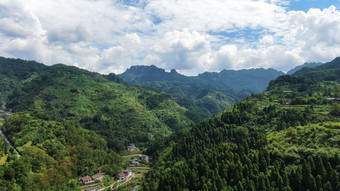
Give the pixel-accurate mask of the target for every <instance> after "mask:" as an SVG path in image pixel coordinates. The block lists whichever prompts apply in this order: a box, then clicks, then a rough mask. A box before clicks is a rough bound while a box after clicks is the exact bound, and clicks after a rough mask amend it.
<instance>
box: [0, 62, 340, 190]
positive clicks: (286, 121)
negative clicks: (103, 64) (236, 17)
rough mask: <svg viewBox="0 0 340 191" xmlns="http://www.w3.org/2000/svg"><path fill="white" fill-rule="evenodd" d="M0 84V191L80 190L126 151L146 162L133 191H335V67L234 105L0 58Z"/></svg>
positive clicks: (339, 110) (273, 85) (274, 84)
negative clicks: (0, 117)
mask: <svg viewBox="0 0 340 191" xmlns="http://www.w3.org/2000/svg"><path fill="white" fill-rule="evenodd" d="M172 73H175V71H172ZM205 75H207V74H205ZM175 76H177V77H178V76H180V74H178V73H177V74H176V75H175ZM178 78H181V77H178ZM0 83H1V86H0V87H1V91H0V102H2V103H4V104H5V106H6V108H3V110H5V111H6V112H10V111H11V112H12V114H11V115H10V116H9V117H7V118H6V120H5V121H0V130H1V131H2V132H3V133H4V134H5V135H6V136H7V138H8V140H9V141H10V142H11V143H12V144H13V146H14V148H15V149H14V148H12V147H10V145H9V144H8V143H7V142H6V141H5V140H4V139H0V184H1V189H2V190H82V189H83V188H82V187H81V186H80V185H79V184H78V182H79V180H80V178H81V177H84V176H87V175H93V174H95V173H98V172H104V173H106V174H108V175H109V176H111V177H115V176H116V175H117V174H118V173H121V172H122V171H123V169H125V168H126V167H127V166H128V165H127V164H128V162H127V161H128V159H126V158H124V157H123V155H125V154H126V153H127V151H126V147H127V146H128V145H130V144H131V143H134V144H135V145H137V147H139V149H140V150H141V152H143V153H144V154H146V155H148V156H150V159H151V163H150V167H151V169H150V171H148V173H147V174H146V176H145V179H144V178H143V179H142V181H141V182H139V183H138V184H139V187H138V190H145V191H149V190H162V191H166V190H174V191H175V190H176V191H177V190H209V191H210V190H240V191H241V190H284V191H286V190H287V191H288V190H303V191H307V190H308V191H312V190H318V191H319V190H323V191H326V190H327V191H331V190H332V191H337V190H340V58H336V59H335V60H333V61H332V62H329V63H326V64H321V65H319V66H316V67H313V68H303V69H301V70H299V71H297V72H295V73H294V74H293V75H291V76H288V75H283V76H279V77H277V78H276V79H274V80H272V81H271V82H270V83H269V86H268V87H267V89H266V90H265V91H264V92H262V93H258V94H253V95H250V96H248V97H246V98H244V99H242V100H241V101H238V102H236V103H234V102H235V101H236V100H237V99H238V98H237V97H235V98H233V97H232V96H229V95H226V94H224V93H223V91H221V92H219V91H217V90H206V91H205V90H203V89H202V91H203V94H201V97H200V95H192V94H190V95H187V96H186V97H184V96H183V97H181V96H175V95H174V94H170V93H167V92H166V91H164V89H162V88H160V89H157V88H156V87H153V88H146V87H141V86H135V85H131V84H129V83H127V82H125V81H124V80H122V79H121V78H120V77H119V76H117V75H115V74H109V75H101V74H98V73H94V72H89V71H86V70H83V69H79V68H76V67H71V66H66V65H63V64H56V65H53V66H45V65H43V64H40V63H37V62H34V61H25V60H20V59H8V58H0ZM176 83H178V84H177V85H178V86H171V88H173V90H174V91H175V89H176V87H179V86H181V84H180V82H176ZM182 85H183V84H182ZM183 86H188V85H183ZM166 87H170V86H166ZM193 87H195V86H193ZM186 88H188V87H186ZM186 88H184V89H181V90H185V89H186ZM189 88H190V87H189ZM187 90H188V89H187ZM163 91H164V92H163ZM188 92H189V91H182V92H181V94H183V95H184V94H187V93H188ZM198 92H199V91H198ZM190 96H193V97H196V98H198V97H200V99H202V100H206V99H210V102H211V103H213V105H209V107H208V108H209V111H208V109H207V105H205V106H204V107H205V108H206V109H207V111H206V112H209V115H205V116H203V115H202V111H204V110H203V109H202V108H204V107H201V106H200V107H198V106H199V104H198V103H199V102H200V101H199V99H196V98H195V100H194V101H193V99H192V98H193V97H190ZM216 98H218V99H216ZM202 100H201V101H202ZM208 102H209V101H207V102H202V104H203V105H204V104H207V103H208ZM223 104H225V105H223ZM232 104H233V105H232ZM215 106H218V108H215V110H213V108H214V107H215ZM223 108H224V109H223ZM226 108H228V109H226ZM210 111H214V112H213V113H215V114H216V115H214V116H213V117H211V118H210V119H205V118H207V117H208V116H212V113H210ZM219 111H223V112H219ZM216 112H217V113H216ZM203 113H204V112H203ZM16 150H17V151H18V153H19V155H18V154H17V153H16ZM107 181H109V180H107ZM124 189H125V188H121V189H120V190H124ZM125 190H127V189H125ZM130 190H131V189H130Z"/></svg>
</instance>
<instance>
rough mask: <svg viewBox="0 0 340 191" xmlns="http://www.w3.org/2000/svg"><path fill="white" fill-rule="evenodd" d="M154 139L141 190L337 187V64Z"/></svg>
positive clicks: (275, 84)
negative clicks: (149, 167)
mask: <svg viewBox="0 0 340 191" xmlns="http://www.w3.org/2000/svg"><path fill="white" fill-rule="evenodd" d="M339 61H340V60H339V58H337V59H335V60H334V61H332V62H331V63H328V64H325V65H322V66H319V67H316V68H313V69H303V70H301V71H300V72H296V73H295V74H294V75H293V76H281V77H279V78H277V79H276V80H273V81H272V82H271V83H270V85H269V87H268V88H267V91H266V92H264V93H260V94H256V95H252V96H249V97H247V98H245V99H243V100H242V101H240V102H238V103H236V104H235V105H234V106H233V107H231V108H230V109H228V110H226V111H225V112H223V113H221V114H220V115H218V116H216V117H214V118H212V119H210V120H206V121H204V122H202V123H199V124H197V125H194V126H193V127H192V128H190V129H184V130H181V131H178V132H176V133H174V134H173V135H171V136H170V137H168V138H166V139H163V140H158V142H155V143H154V144H153V145H152V146H151V147H150V148H149V150H148V152H149V154H150V155H151V154H154V156H155V158H157V162H156V163H155V165H154V166H153V169H152V170H151V171H150V172H149V174H148V176H147V179H146V182H145V184H144V186H145V187H144V189H145V190H240V191H241V190H306V191H307V190H309V191H310V190H340V174H339V172H340V156H339V154H340V147H339V146H340V120H339V116H340V115H339V111H340V107H339V106H340V104H339V99H338V98H339V93H340V62H339Z"/></svg>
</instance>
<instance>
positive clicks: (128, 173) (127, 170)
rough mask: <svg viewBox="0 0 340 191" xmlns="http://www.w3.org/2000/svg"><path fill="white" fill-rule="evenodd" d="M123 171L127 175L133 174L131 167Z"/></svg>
mask: <svg viewBox="0 0 340 191" xmlns="http://www.w3.org/2000/svg"><path fill="white" fill-rule="evenodd" d="M123 173H124V174H125V176H130V175H131V169H130V168H127V169H126V170H124V172H123Z"/></svg>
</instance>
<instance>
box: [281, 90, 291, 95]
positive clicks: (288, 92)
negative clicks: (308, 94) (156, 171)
mask: <svg viewBox="0 0 340 191" xmlns="http://www.w3.org/2000/svg"><path fill="white" fill-rule="evenodd" d="M282 93H284V94H290V93H292V91H290V90H285V91H283V92H282Z"/></svg>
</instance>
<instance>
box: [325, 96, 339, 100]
mask: <svg viewBox="0 0 340 191" xmlns="http://www.w3.org/2000/svg"><path fill="white" fill-rule="evenodd" d="M327 100H328V101H340V98H335V97H329V98H327Z"/></svg>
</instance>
